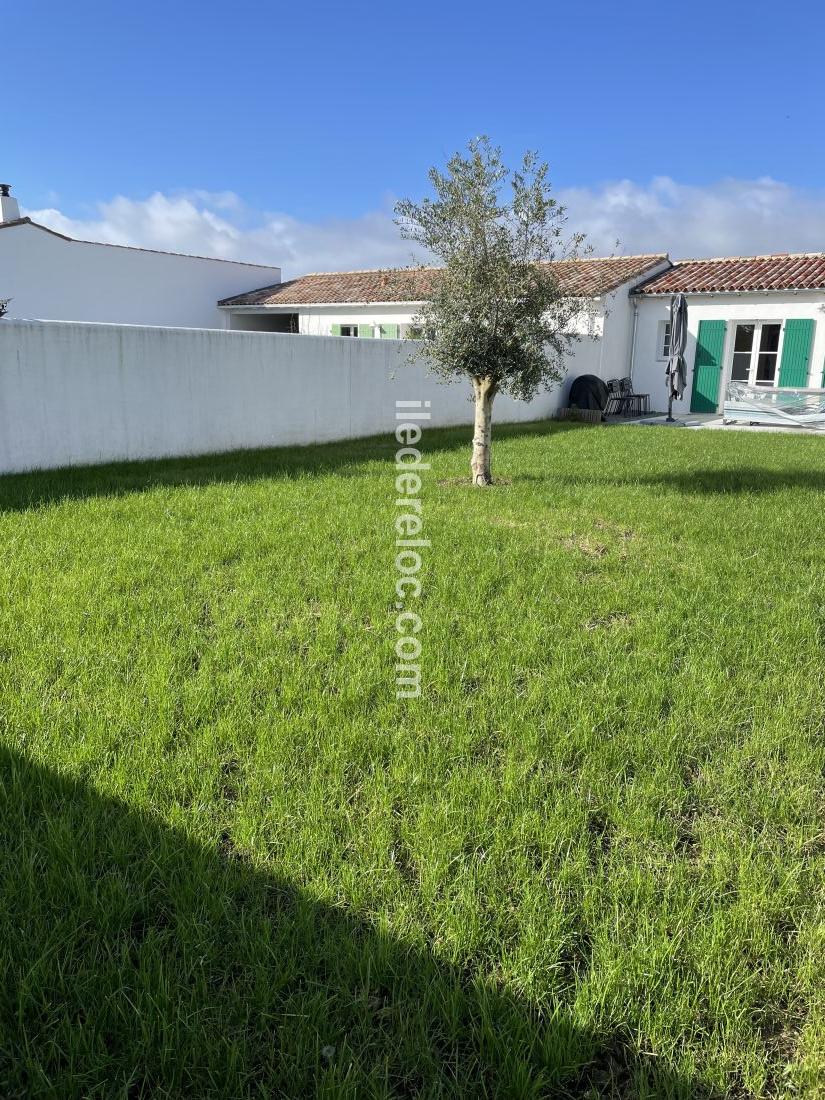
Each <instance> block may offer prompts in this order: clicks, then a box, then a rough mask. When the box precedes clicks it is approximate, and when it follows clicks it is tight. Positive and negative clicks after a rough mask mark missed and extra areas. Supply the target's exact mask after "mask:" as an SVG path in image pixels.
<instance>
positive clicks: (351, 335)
mask: <svg viewBox="0 0 825 1100" xmlns="http://www.w3.org/2000/svg"><path fill="white" fill-rule="evenodd" d="M345 328H348V329H355V331H354V332H344V329H345ZM341 335H342V336H349V337H353V336H357V335H358V325H355V324H352V325H341Z"/></svg>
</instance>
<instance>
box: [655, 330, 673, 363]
mask: <svg viewBox="0 0 825 1100" xmlns="http://www.w3.org/2000/svg"><path fill="white" fill-rule="evenodd" d="M656 343H657V348H658V351H657V357H658V358H659V359H669V358H670V321H660V322H659V334H658V338H657V341H656Z"/></svg>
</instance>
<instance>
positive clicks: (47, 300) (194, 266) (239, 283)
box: [0, 184, 281, 328]
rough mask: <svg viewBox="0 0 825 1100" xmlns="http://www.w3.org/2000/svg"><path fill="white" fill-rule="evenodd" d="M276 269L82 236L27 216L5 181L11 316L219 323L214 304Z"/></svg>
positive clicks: (3, 282) (4, 293) (272, 276)
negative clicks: (77, 237)
mask: <svg viewBox="0 0 825 1100" xmlns="http://www.w3.org/2000/svg"><path fill="white" fill-rule="evenodd" d="M280 278H281V271H280V268H278V267H266V266H263V265H261V264H247V263H237V262H235V261H233V260H217V259H208V258H206V257H202V256H185V255H182V254H180V253H175V252H157V251H154V250H152V249H146V248H130V247H126V246H124V245H113V244H99V243H95V242H92V241H79V240H75V239H74V238H72V237H67V236H65V235H64V234H62V233H56V232H55V231H54V230H53V229H48V228H47V227H46V226H45V225H39V224H38V223H37V222H33V221H32V220H31V218H21V217H20V210H19V207H18V205H17V201H16V200H15V198H14V197H13V196H12V195H11V193H10V188H9V186H8V184H0V298H10V299H11V301H10V302H9V307H8V316H9V317H21V318H37V319H39V320H53V321H109V322H114V323H117V324H127V325H168V326H175V327H183V328H221V327H223V324H224V317H223V314H222V313H221V312H220V311H219V310H218V308H217V306H216V302H217V300H218V299H219V298H224V297H226V296H227V295H228V294H237V293H238V292H240V291H242V290H247V289H248V288H249V287H250V286H256V285H260V283H261V282H263V281H268V282H270V283H277V282H278V281H279V280H280Z"/></svg>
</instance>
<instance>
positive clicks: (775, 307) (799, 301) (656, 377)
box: [624, 290, 825, 412]
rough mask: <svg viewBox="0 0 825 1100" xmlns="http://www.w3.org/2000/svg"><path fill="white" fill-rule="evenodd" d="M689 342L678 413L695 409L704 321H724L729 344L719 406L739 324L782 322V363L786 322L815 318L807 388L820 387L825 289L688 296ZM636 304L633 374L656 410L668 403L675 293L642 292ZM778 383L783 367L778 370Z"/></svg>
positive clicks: (824, 349)
mask: <svg viewBox="0 0 825 1100" xmlns="http://www.w3.org/2000/svg"><path fill="white" fill-rule="evenodd" d="M686 298H687V302H688V341H687V349H686V352H685V359H686V361H687V367H688V386H687V391H686V393H685V397H684V399H683V401H682V402H681V403H680V404H677V406H676V408H677V411H679V412H686V411H688V410H689V409H690V404H691V394H692V390H693V376H694V366H695V359H696V338H697V335H698V332H699V324H700V323H701V322H702V321H725V322H726V323H727V327H726V330H725V346H724V352H723V356H722V371H721V379H720V386H719V404H720V406H721V403H722V401H723V400H724V395H725V386H726V385H727V382H728V380H729V378H730V373H731V367H732V361H733V346H734V339H735V332H736V325H737V323H740V322H742V323H745V322H780V323H782V330H781V336H780V343H779V348H778V353H777V358H778V360H779V361H781V357H782V349H783V341H784V322H785V321H787V320H791V319H811V320H813V322H814V329H813V339H812V343H811V354H810V359H809V364H808V380H807V384H808V386H821V385H822V379H823V371H824V370H825V291H821V290H820V291H810V290H800V291H793V290H782V291H742V292H740V293H735V294H734V293H722V294H687V295H686ZM632 301H633V304H632V305H631V308H635V309H637V310H638V318H637V323H636V338H635V344H634V351H633V362H632V367H631V370H630V371H627V372H624V373H630V374H631V377H632V378H633V388H634V389H635V390H637V391H638V392H646V393H650V395H651V408H653V409H659V410H662V409H664V408H666V407H667V397H666V388H665V368H666V366H667V362H666V359H665V358H664V355H663V350H662V337H663V330H664V325H665V323H666V322H667V321H668V319H669V317H670V295H661V296H651V297H645V296H644V295H639V296H637V297H636V298H634V299H633V300H632ZM777 381H778V369H777Z"/></svg>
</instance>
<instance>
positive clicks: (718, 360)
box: [624, 252, 825, 413]
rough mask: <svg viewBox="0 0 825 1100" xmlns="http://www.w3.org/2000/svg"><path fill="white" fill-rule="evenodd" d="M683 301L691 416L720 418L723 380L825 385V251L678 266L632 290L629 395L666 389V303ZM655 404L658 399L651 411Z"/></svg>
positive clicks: (767, 384) (765, 384) (771, 384)
mask: <svg viewBox="0 0 825 1100" xmlns="http://www.w3.org/2000/svg"><path fill="white" fill-rule="evenodd" d="M677 292H682V293H683V294H685V296H686V297H687V301H688V346H687V353H686V359H687V363H688V368H689V375H688V397H689V401H690V410H691V412H697V413H713V412H717V411H718V410H719V409H720V407H721V405H722V402H723V401H724V397H725V387H726V386H727V383H728V382H729V381H740V382H748V383H750V384H751V385H756V386H763V387H779V388H783V387H787V388H793V389H799V388H805V387H818V386H823V385H825V253H822V252H815V253H801V254H791V253H779V254H774V255H769V256H724V257H719V258H716V259H708V260H681V261H679V262H677V263H674V264H673V265H671V266H670V267H668V268H667V269H666V270H664V271H662V272H660V273H658V274H657V275H655V276H654V277H653V278H651V279H649V280H647V281H645V282H643V283H642V284H641V285H638V286H636V287H634V288H633V289H632V291H631V294H630V298H631V301H632V308H633V315H634V321H633V326H632V327H633V332H634V339H633V349H632V352H631V356H630V361H629V365H628V370H627V371H626V372H624V373H626V374H630V375H631V376H632V378H633V385H634V389H636V390H638V391H648V392H650V393H652V394H656V393H663V392H664V385H665V380H664V372H665V366H666V361H667V357H668V354H669V351H670V343H669V341H670V325H669V322H668V317H669V307H670V299H671V296H672V295H673V294H675V293H677ZM656 404H658V406H659V407H661V402H656V401H654V405H656Z"/></svg>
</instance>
